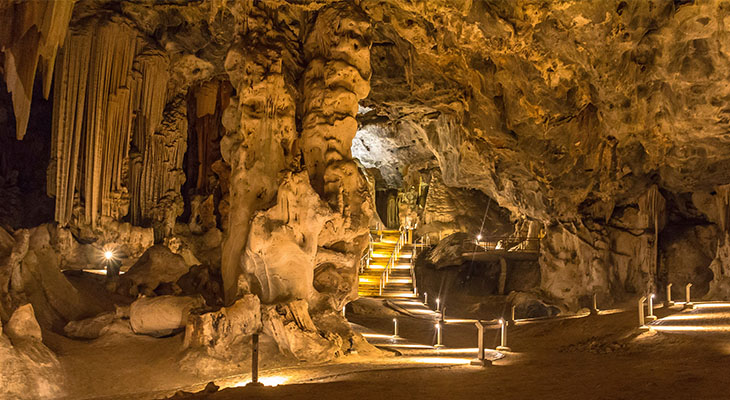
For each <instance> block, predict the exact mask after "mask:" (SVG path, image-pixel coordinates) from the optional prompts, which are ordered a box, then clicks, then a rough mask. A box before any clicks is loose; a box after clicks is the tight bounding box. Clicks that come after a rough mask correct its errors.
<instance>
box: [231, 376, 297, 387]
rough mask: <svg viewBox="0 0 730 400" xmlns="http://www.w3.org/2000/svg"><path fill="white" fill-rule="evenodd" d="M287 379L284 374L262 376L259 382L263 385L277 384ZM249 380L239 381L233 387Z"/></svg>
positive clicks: (241, 385)
mask: <svg viewBox="0 0 730 400" xmlns="http://www.w3.org/2000/svg"><path fill="white" fill-rule="evenodd" d="M287 381H289V378H288V377H286V376H263V377H260V378H259V382H260V383H261V384H263V385H264V386H279V385H283V384H285V383H286V382H287ZM250 382H251V381H250V380H247V381H240V382H238V383H236V384H235V385H233V387H243V386H246V385H248V384H249V383H250Z"/></svg>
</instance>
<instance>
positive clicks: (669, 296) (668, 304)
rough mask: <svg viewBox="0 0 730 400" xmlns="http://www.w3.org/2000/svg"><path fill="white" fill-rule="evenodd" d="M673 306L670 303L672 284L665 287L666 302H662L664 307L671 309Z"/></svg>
mask: <svg viewBox="0 0 730 400" xmlns="http://www.w3.org/2000/svg"><path fill="white" fill-rule="evenodd" d="M673 305H674V302H673V301H672V284H671V283H670V284H668V285H667V301H665V302H664V307H671V306H673Z"/></svg>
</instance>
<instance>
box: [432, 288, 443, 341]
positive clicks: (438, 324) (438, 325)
mask: <svg viewBox="0 0 730 400" xmlns="http://www.w3.org/2000/svg"><path fill="white" fill-rule="evenodd" d="M437 301H438V300H437ZM435 326H436V344H435V345H434V346H433V347H435V348H437V349H438V348H440V347H444V345H443V344H442V343H441V339H442V337H441V324H440V323H438V322H437V323H436V324H435Z"/></svg>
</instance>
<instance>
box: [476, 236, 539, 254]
mask: <svg viewBox="0 0 730 400" xmlns="http://www.w3.org/2000/svg"><path fill="white" fill-rule="evenodd" d="M471 247H473V248H474V251H475V252H489V251H514V252H523V253H539V252H540V239H538V238H528V237H520V236H493V237H485V238H482V239H480V240H476V239H465V240H464V241H463V242H462V248H465V249H469V248H471Z"/></svg>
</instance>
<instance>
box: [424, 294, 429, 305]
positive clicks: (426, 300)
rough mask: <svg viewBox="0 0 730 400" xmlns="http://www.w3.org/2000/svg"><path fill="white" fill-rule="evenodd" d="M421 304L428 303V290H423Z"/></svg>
mask: <svg viewBox="0 0 730 400" xmlns="http://www.w3.org/2000/svg"><path fill="white" fill-rule="evenodd" d="M423 305H425V306H427V305H428V292H423Z"/></svg>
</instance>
